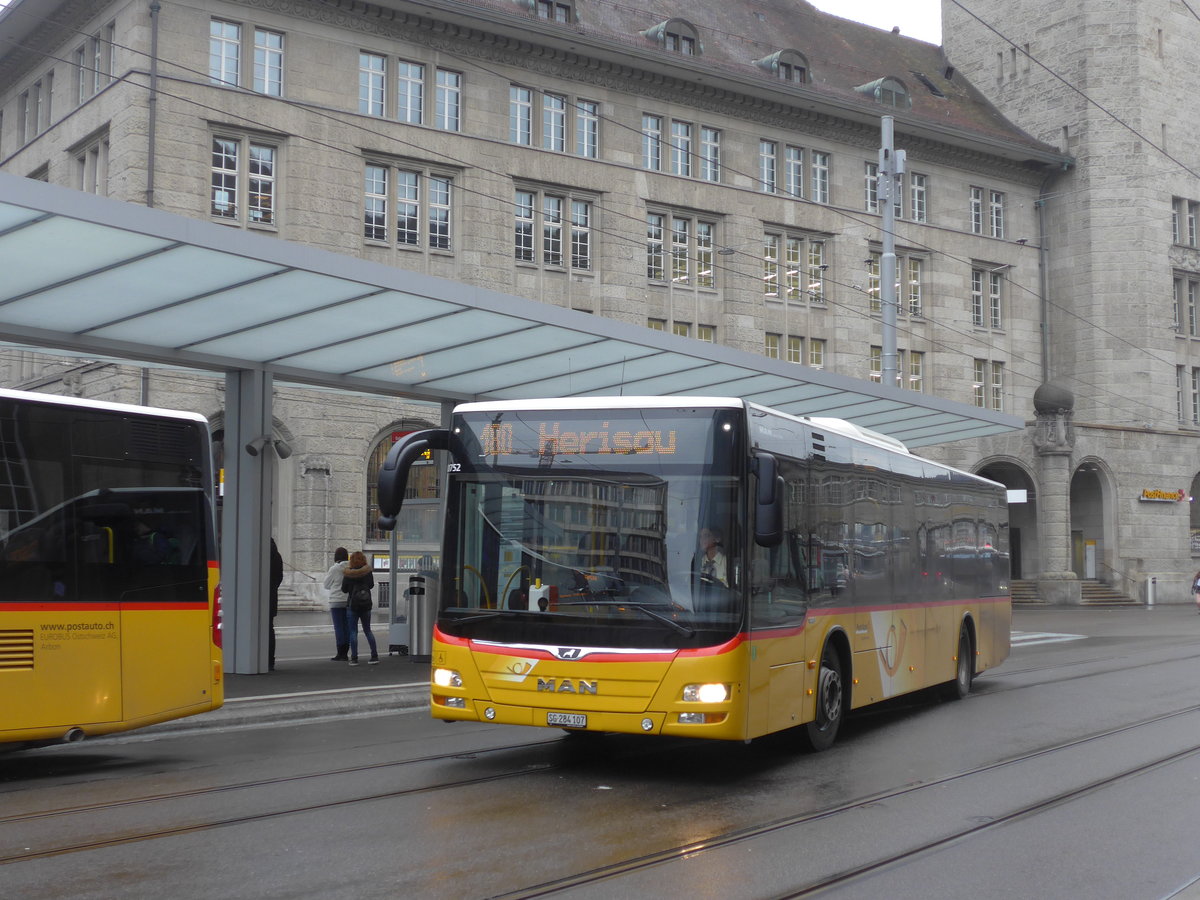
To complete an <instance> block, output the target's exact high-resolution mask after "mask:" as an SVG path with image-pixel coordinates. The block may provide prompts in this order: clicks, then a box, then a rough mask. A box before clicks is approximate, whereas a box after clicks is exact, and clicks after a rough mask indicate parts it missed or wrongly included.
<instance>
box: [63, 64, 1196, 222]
mask: <svg viewBox="0 0 1200 900" xmlns="http://www.w3.org/2000/svg"><path fill="white" fill-rule="evenodd" d="M72 59H73V60H74V66H75V102H76V103H82V102H83V101H84V100H86V99H87V98H88V97H90V96H91V95H92V92H91V90H90V88H89V85H90V82H91V79H89V78H88V72H90V71H91V70H90V68H89V67H88V61H87V45H86V44H85V45H83V46H81V47H77V48H76V50H75V54H74V56H72ZM1177 243H1178V242H1177Z"/></svg>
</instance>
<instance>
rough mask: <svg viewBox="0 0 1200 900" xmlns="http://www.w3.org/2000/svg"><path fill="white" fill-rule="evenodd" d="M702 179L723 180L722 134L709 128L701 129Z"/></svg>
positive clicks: (703, 127) (702, 127)
mask: <svg viewBox="0 0 1200 900" xmlns="http://www.w3.org/2000/svg"><path fill="white" fill-rule="evenodd" d="M700 177H701V178H703V179H704V180H705V181H718V182H719V181H720V180H721V132H720V131H718V130H717V129H716V128H709V127H708V126H701V128H700Z"/></svg>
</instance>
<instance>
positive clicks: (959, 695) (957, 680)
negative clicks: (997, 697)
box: [946, 625, 975, 700]
mask: <svg viewBox="0 0 1200 900" xmlns="http://www.w3.org/2000/svg"><path fill="white" fill-rule="evenodd" d="M974 678H975V652H974V651H973V650H972V649H971V635H970V633H969V632H968V631H967V626H966V625H964V626H963V627H962V629H961V630H960V631H959V632H958V657H957V659H956V660H955V665H954V680H953V681H951V682H950V683H949V684H948V685H946V698H947V699H949V700H962V699H964V698H965V697H966V696H967V694H969V693H971V682H972V681H973V680H974Z"/></svg>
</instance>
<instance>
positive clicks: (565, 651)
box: [558, 647, 583, 659]
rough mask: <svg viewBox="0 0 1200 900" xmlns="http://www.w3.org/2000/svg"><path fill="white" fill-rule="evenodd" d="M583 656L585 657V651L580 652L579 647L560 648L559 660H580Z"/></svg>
mask: <svg viewBox="0 0 1200 900" xmlns="http://www.w3.org/2000/svg"><path fill="white" fill-rule="evenodd" d="M582 656H583V651H582V650H580V649H579V648H578V647H559V648H558V658H559V659H579V658H580V657H582Z"/></svg>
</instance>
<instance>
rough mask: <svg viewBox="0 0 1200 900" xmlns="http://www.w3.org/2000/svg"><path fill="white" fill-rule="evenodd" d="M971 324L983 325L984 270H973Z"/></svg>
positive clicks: (977, 326)
mask: <svg viewBox="0 0 1200 900" xmlns="http://www.w3.org/2000/svg"><path fill="white" fill-rule="evenodd" d="M971 324H972V325H974V326H975V327H976V328H982V327H983V270H982V269H973V270H972V271H971Z"/></svg>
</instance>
